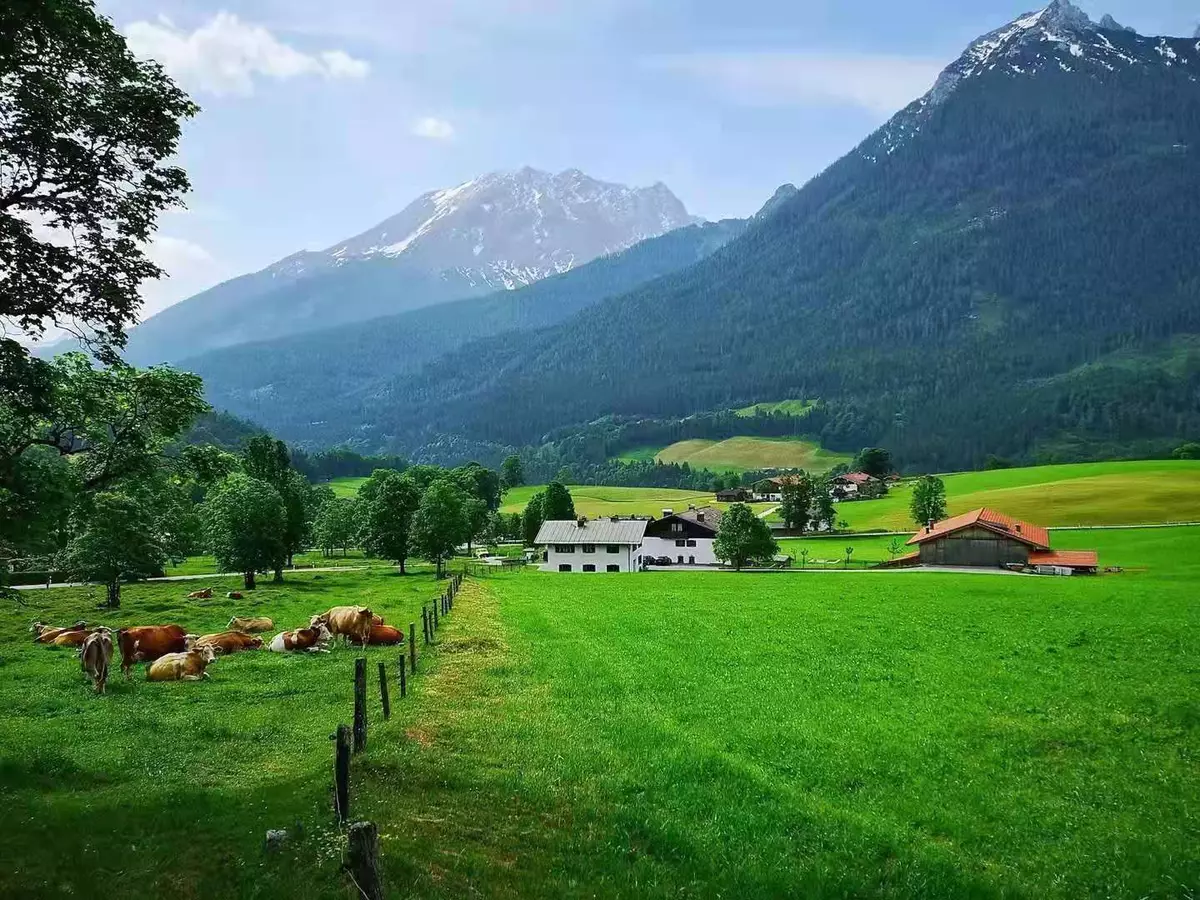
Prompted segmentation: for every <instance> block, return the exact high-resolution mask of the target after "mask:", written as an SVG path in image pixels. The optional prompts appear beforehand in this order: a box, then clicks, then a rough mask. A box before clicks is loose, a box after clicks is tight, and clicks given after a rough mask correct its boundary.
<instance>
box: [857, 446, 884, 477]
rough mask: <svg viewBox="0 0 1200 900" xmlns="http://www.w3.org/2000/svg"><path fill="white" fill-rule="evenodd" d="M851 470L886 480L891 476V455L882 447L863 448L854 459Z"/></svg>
mask: <svg viewBox="0 0 1200 900" xmlns="http://www.w3.org/2000/svg"><path fill="white" fill-rule="evenodd" d="M852 468H853V469H854V470H855V471H857V472H865V473H867V474H868V475H870V476H872V477H874V478H886V477H887V476H888V475H890V474H892V454H891V453H890V452H889V451H887V450H884V449H883V448H882V447H863V449H862V450H860V451H859V452H858V455H857V456H856V457H854V465H853V466H852Z"/></svg>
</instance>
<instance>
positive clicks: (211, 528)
mask: <svg viewBox="0 0 1200 900" xmlns="http://www.w3.org/2000/svg"><path fill="white" fill-rule="evenodd" d="M203 516H204V526H205V535H206V537H207V540H208V546H209V549H210V550H211V551H212V554H213V556H215V557H216V559H217V565H218V566H220V567H221V569H222V570H223V571H230V572H242V573H243V575H244V578H245V583H246V588H247V589H253V588H254V586H255V574H256V573H258V572H264V571H267V570H269V569H279V568H281V567H282V566H283V561H284V560H285V559H286V558H287V544H286V542H285V528H286V519H285V511H284V506H283V499H282V498H281V497H280V496H279V492H278V491H277V490H275V488H274V487H273V486H272V485H270V484H268V483H267V482H265V481H263V480H261V479H259V478H252V477H251V476H249V475H247V474H245V473H244V472H235V473H233V474H232V475H229V476H228V477H227V478H225V479H224V480H223V481H221V482H220V483H219V484H217V486H216V487H215V488H214V489H213V490H212V491H211V492H210V493H209V495H208V499H207V500H205V501H204V510H203Z"/></svg>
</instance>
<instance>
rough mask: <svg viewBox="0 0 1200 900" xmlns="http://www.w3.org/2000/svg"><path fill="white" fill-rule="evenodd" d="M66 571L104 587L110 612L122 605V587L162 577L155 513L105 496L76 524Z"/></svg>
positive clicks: (125, 498) (136, 502)
mask: <svg viewBox="0 0 1200 900" xmlns="http://www.w3.org/2000/svg"><path fill="white" fill-rule="evenodd" d="M74 524H75V536H74V537H72V538H71V541H70V543H69V544H67V547H66V549H65V550H64V551H63V553H62V557H61V565H62V568H63V569H64V571H66V572H68V573H70V575H71V576H72V577H74V578H78V579H80V580H85V581H99V582H101V583H102V584H104V585H105V588H106V591H107V596H108V600H107V603H108V606H109V607H110V608H116V607H118V606H120V605H121V582H122V581H123V580H124V581H129V580H132V579H136V578H147V577H150V576H152V575H161V574H162V567H163V564H164V563H165V562H166V560H167V552H166V549H165V547H164V544H163V539H162V534H161V532H160V521H159V519H158V518H157V516H156V515H155V511H154V510H153V509H152V508H150V506H149V505H148V504H147V503H146V502H145V501H144V500H142V499H141V498H138V497H135V496H131V495H129V494H124V493H119V492H115V491H101V492H100V493H98V494H96V495H95V496H94V497H92V498H90V502H89V503H88V504H87V507H86V509H84V510H81V511H80V513H79V515H78V516H77V517H76V520H75V523H74Z"/></svg>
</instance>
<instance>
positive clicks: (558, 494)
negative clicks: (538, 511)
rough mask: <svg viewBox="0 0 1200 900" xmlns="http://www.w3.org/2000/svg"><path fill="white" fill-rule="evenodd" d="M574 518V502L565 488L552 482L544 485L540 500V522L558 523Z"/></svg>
mask: <svg viewBox="0 0 1200 900" xmlns="http://www.w3.org/2000/svg"><path fill="white" fill-rule="evenodd" d="M574 518H575V501H574V500H573V499H572V498H571V492H570V491H569V490H567V488H566V486H565V485H563V484H559V483H558V482H557V481H552V482H550V483H549V484H548V485H546V490H545V496H544V497H543V499H542V520H543V521H546V522H560V521H566V520H568V519H574Z"/></svg>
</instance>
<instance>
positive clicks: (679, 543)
mask: <svg viewBox="0 0 1200 900" xmlns="http://www.w3.org/2000/svg"><path fill="white" fill-rule="evenodd" d="M675 546H676V547H686V546H687V541H685V540H684V539H683V538H680V539H679V540H677V541H676V542H675Z"/></svg>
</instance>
